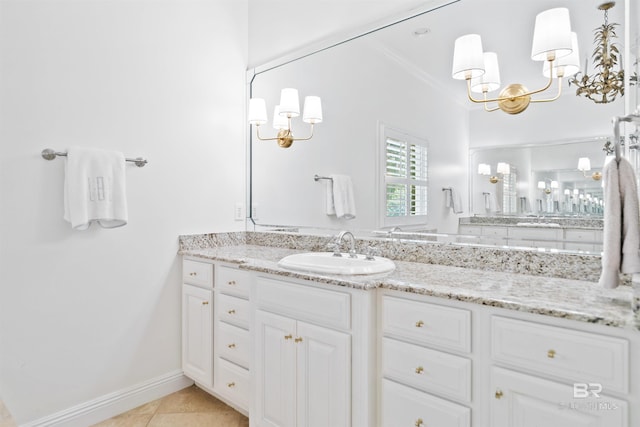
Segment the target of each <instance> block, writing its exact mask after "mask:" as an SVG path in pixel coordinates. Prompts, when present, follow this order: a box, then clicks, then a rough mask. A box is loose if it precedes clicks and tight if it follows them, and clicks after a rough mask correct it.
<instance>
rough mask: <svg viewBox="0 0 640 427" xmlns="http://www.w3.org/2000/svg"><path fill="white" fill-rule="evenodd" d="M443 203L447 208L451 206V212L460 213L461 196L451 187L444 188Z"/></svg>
mask: <svg viewBox="0 0 640 427" xmlns="http://www.w3.org/2000/svg"><path fill="white" fill-rule="evenodd" d="M444 205H445V207H447V208H451V210H453V213H457V214H459V213H462V198H460V194H459V193H458V192H457V191H456V190H454V189H453V188H445V189H444Z"/></svg>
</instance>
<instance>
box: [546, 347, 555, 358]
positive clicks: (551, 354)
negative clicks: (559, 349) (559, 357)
mask: <svg viewBox="0 0 640 427" xmlns="http://www.w3.org/2000/svg"><path fill="white" fill-rule="evenodd" d="M547 357H548V358H549V359H553V358H554V357H556V351H555V350H553V349H551V350H549V351H547Z"/></svg>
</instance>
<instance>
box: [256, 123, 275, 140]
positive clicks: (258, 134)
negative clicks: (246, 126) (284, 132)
mask: <svg viewBox="0 0 640 427" xmlns="http://www.w3.org/2000/svg"><path fill="white" fill-rule="evenodd" d="M255 126H256V136H257V137H258V139H259V140H260V141H277V140H278V139H279V138H278V137H277V136H276V137H275V138H263V137H261V136H260V125H255Z"/></svg>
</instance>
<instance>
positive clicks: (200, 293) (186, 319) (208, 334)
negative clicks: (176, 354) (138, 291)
mask: <svg viewBox="0 0 640 427" xmlns="http://www.w3.org/2000/svg"><path fill="white" fill-rule="evenodd" d="M212 299H213V291H211V290H208V289H202V288H198V287H195V286H191V285H182V370H183V371H184V374H185V375H186V376H188V377H189V378H191V379H192V380H194V381H197V382H199V383H201V384H202V385H204V386H207V387H213V309H212V307H213V304H212Z"/></svg>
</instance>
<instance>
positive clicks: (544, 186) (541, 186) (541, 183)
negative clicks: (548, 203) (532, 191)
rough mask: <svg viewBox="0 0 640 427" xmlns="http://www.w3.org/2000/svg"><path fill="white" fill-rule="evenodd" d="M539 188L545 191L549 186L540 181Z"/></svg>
mask: <svg viewBox="0 0 640 427" xmlns="http://www.w3.org/2000/svg"><path fill="white" fill-rule="evenodd" d="M538 188H539V189H540V190H544V189H545V188H547V186H546V185H545V183H544V181H538Z"/></svg>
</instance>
